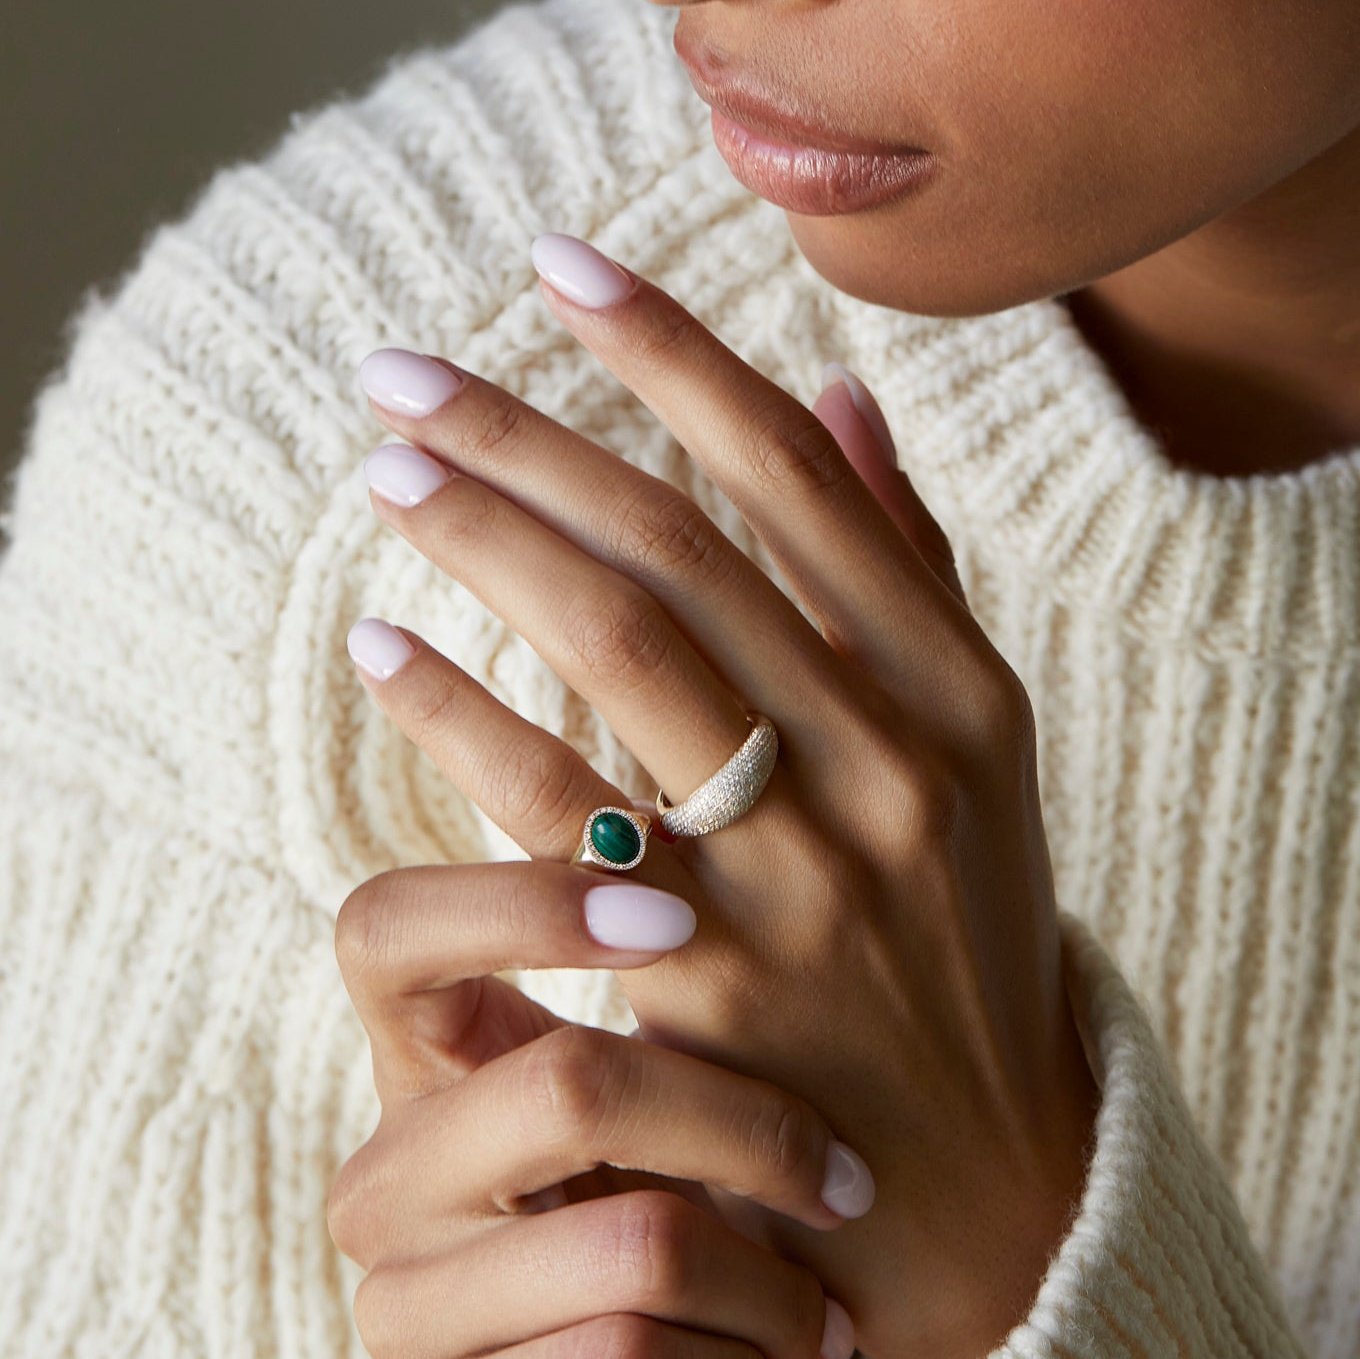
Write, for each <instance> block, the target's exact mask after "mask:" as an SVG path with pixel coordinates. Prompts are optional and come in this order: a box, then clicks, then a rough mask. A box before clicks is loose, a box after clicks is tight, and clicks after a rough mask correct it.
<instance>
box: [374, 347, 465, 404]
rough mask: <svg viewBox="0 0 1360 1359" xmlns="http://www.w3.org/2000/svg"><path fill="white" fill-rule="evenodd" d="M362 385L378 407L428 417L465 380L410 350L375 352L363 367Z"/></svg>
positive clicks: (459, 387) (440, 364) (441, 365)
mask: <svg viewBox="0 0 1360 1359" xmlns="http://www.w3.org/2000/svg"><path fill="white" fill-rule="evenodd" d="M359 383H360V385H361V386H362V387H363V389H364V391H366V392H367V393H368V395H369V396H371V397H372V398H373V400H374V401H376V402H377V403H378V405H380V406H386V407H387V409H388V410H390V411H397V412H399V413H400V414H402V415H414V416H425V415H429V414H430V412H431V411H436V410H438V409H439V407H440V406H442V405H443V404H444V402H446V401H447V400H448V399H449V397H451V396H452V395H453V394H454V393H455V392H457V391H459V390H460V389H461V388H462V386H463V378H462V377H461V376H460V375H458V374H456V373H451V372H450V371H449V370H448V369H447V368H445V367H444V365H443V364H442V363H436V362H435V361H434V360H433V359H427V358H426V357H425V355H424V354H413V353H411V351H410V350H409V349H375V350H374V351H373V352H372V353H371V354H370V355H369V356H368V357H367V358H366V359H365V360H364V361H363V362H362V363H361V364H360V365H359Z"/></svg>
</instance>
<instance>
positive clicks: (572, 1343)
mask: <svg viewBox="0 0 1360 1359" xmlns="http://www.w3.org/2000/svg"><path fill="white" fill-rule="evenodd" d="M601 1355H617V1356H625V1355H632V1356H637V1357H638V1359H642V1356H646V1359H765V1356H764V1355H763V1354H761V1352H760V1351H759V1350H758V1349H756V1347H755V1346H754V1345H751V1344H748V1343H747V1342H746V1341H745V1340H734V1339H732V1337H731V1336H725V1335H713V1334H711V1333H710V1332H708V1331H696V1330H692V1329H691V1328H690V1327H688V1326H677V1325H675V1324H674V1323H673V1322H670V1321H658V1320H657V1319H656V1318H655V1317H648V1316H642V1315H640V1314H639V1313H637V1312H615V1313H613V1314H611V1315H609V1316H602V1317H590V1318H589V1319H588V1320H586V1321H578V1322H577V1323H576V1324H575V1325H573V1326H564V1327H563V1328H562V1329H561V1330H560V1331H552V1332H550V1333H549V1334H547V1335H540V1336H535V1337H534V1339H532V1340H523V1341H521V1342H520V1343H519V1344H518V1345H509V1346H507V1347H506V1348H505V1349H502V1350H497V1351H496V1355H495V1359H600V1356H601Z"/></svg>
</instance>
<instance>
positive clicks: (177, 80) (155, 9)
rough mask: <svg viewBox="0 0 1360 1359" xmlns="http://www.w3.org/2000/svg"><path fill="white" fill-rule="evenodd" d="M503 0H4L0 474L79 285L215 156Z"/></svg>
mask: <svg viewBox="0 0 1360 1359" xmlns="http://www.w3.org/2000/svg"><path fill="white" fill-rule="evenodd" d="M502 3H504V0H379V3H376V4H374V3H358V0H190V3H188V4H186V3H185V0H0V130H2V131H3V147H2V148H0V165H3V167H4V172H3V174H2V175H0V246H2V247H3V248H0V300H2V302H3V305H0V353H3V354H4V356H5V362H4V363H3V364H0V474H3V473H4V472H7V471H8V469H9V468H10V466H11V465H12V464H13V462H14V461H15V460H16V459H17V458H18V456H19V454H20V453H21V451H22V432H23V426H24V425H25V423H26V421H27V417H28V403H29V400H30V398H31V396H32V394H33V390H34V388H35V387H36V385H37V383H38V382H39V380H40V379H41V378H42V377H43V376H44V375H45V374H46V373H47V372H49V371H50V370H51V369H52V368H54V367H56V366H57V365H58V364H59V363H60V361H61V357H62V345H61V328H62V324H63V322H64V321H65V319H66V318H67V316H68V315H69V314H70V312H71V311H72V310H73V309H74V307H75V305H76V303H77V302H78V300H79V297H80V294H81V293H82V291H83V290H84V289H85V287H86V286H87V285H88V284H90V283H92V282H96V281H99V280H102V279H105V278H107V277H108V276H109V275H110V274H113V273H116V272H118V271H119V270H121V269H122V268H123V267H124V266H126V265H127V264H129V263H131V261H132V258H133V257H134V255H135V253H136V251H137V248H138V245H139V244H140V242H141V240H142V238H143V236H144V235H145V234H146V232H148V231H149V230H150V229H151V228H152V227H154V226H155V224H156V223H157V222H159V221H161V220H163V219H165V218H166V217H168V216H173V215H176V214H178V213H179V212H180V211H181V210H182V208H183V207H184V206H186V201H187V199H188V197H189V196H190V194H191V193H192V192H193V190H194V189H196V188H197V187H198V186H199V185H201V184H202V183H204V182H205V181H206V180H207V179H208V177H209V176H210V175H211V173H212V171H213V170H214V169H215V168H216V167H217V166H218V165H220V164H221V163H223V162H224V161H228V160H232V159H237V158H239V157H242V156H248V155H251V154H258V153H260V152H263V151H264V150H265V149H267V147H268V146H269V145H270V144H271V143H272V142H273V141H274V140H275V139H276V138H277V137H278V136H280V135H281V134H282V133H283V132H284V131H285V130H286V129H287V125H288V115H289V114H290V113H291V112H292V111H293V110H295V109H303V108H308V107H311V106H313V105H315V104H316V103H317V102H319V101H321V100H324V99H326V98H327V97H329V96H331V95H333V94H337V93H343V92H352V93H358V92H359V91H360V90H361V89H362V88H363V87H364V86H365V85H366V84H367V83H368V81H369V80H370V79H372V78H374V77H376V75H377V74H378V70H379V68H380V66H381V65H382V63H383V60H384V59H385V58H386V57H387V56H389V55H390V54H391V53H393V52H396V51H399V50H403V49H406V48H409V47H414V46H416V45H418V44H420V43H425V42H445V41H450V40H452V39H454V38H456V37H458V36H459V35H460V34H461V33H463V32H464V31H466V30H467V29H468V28H469V27H471V26H472V25H473V24H475V23H476V22H477V21H479V20H480V19H481V18H483V17H484V16H485V15H486V14H488V13H490V12H491V11H492V10H494V9H496V8H499V7H500V5H501V4H502Z"/></svg>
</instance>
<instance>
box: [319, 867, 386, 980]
mask: <svg viewBox="0 0 1360 1359" xmlns="http://www.w3.org/2000/svg"><path fill="white" fill-rule="evenodd" d="M400 871H401V870H400V869H391V868H389V869H385V870H384V871H383V872H381V873H379V874H377V875H376V876H375V877H372V878H369V879H367V881H365V882H361V883H360V884H359V885H358V886H357V887H356V888H355V889H354V890H353V891H352V892H351V893H350V894H349V895H348V896H347V897H346V898H345V900H344V901H343V902H342V903H341V905H340V912H339V914H338V915H337V916H336V918H335V960H336V962H337V963H338V964H339V965H340V975H341V976H342V977H343V978H344V979H345V984H346V985H347V986H348V987H349V988H350V989H351V990H354V989H355V987H356V986H357V985H358V984H359V983H360V982H361V981H362V980H363V979H364V978H365V977H367V976H368V975H369V974H370V973H371V972H373V971H374V970H375V968H377V967H378V966H379V965H380V964H381V963H382V962H383V960H384V959H385V958H386V957H387V956H388V953H389V949H390V944H391V908H390V905H389V902H388V898H390V896H391V889H392V883H393V880H394V875H395V874H396V873H398V872H400Z"/></svg>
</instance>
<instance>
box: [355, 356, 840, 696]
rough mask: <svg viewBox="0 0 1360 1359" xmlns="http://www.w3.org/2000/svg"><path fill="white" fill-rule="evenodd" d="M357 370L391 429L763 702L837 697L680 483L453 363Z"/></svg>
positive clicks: (757, 578)
mask: <svg viewBox="0 0 1360 1359" xmlns="http://www.w3.org/2000/svg"><path fill="white" fill-rule="evenodd" d="M359 376H360V379H361V382H362V383H363V386H364V388H365V390H366V392H367V393H368V396H369V400H370V405H371V408H372V410H373V412H374V414H375V415H376V416H377V418H378V419H379V420H381V421H382V422H383V424H385V425H387V426H388V427H389V428H390V429H392V430H393V431H394V432H396V433H397V434H399V435H401V436H402V437H403V438H405V439H406V440H408V441H409V442H410V443H411V444H413V445H416V446H418V447H420V448H422V449H424V450H426V451H427V452H431V453H433V454H435V455H436V456H437V457H438V458H439V459H440V460H441V461H442V462H444V463H447V464H449V465H451V466H452V467H455V468H457V469H458V470H460V471H462V472H465V473H468V474H470V475H472V476H475V477H476V478H477V479H478V480H479V481H481V482H483V483H484V484H486V485H488V486H490V487H492V488H493V489H494V490H497V491H499V492H500V493H501V494H503V495H505V496H507V497H508V498H510V499H511V500H513V501H514V502H515V503H516V504H518V505H520V506H521V507H522V508H523V509H525V510H526V511H528V512H529V513H530V514H532V515H534V517H535V518H537V519H538V520H539V521H541V522H542V523H544V524H547V525H548V526H550V527H551V528H553V529H555V530H556V531H557V532H558V533H560V534H562V535H563V536H564V537H566V538H567V539H569V540H570V541H572V542H574V543H575V544H576V545H577V546H578V547H579V548H581V549H582V550H583V551H585V552H588V553H590V554H591V555H592V556H594V557H596V558H597V559H598V560H600V561H601V562H604V563H605V564H606V565H607V566H610V567H612V568H614V569H615V570H617V571H620V572H622V573H623V574H624V575H627V576H629V577H630V578H631V579H632V580H634V581H636V582H637V584H639V585H640V586H641V587H642V588H643V589H645V590H647V591H648V592H649V593H650V594H651V595H652V596H653V597H654V598H655V599H657V600H658V601H659V602H660V603H661V604H662V605H663V606H664V607H665V609H666V610H667V612H668V613H669V614H670V615H671V616H672V617H673V618H674V619H675V621H676V623H677V625H678V626H679V627H680V628H681V629H682V630H683V631H684V632H685V634H686V635H687V636H688V637H689V638H690V639H691V640H692V641H693V643H694V645H695V646H696V648H697V649H698V650H699V651H700V652H701V653H702V654H703V655H704V656H705V657H707V658H708V660H709V661H710V663H711V664H712V665H713V667H714V669H715V670H716V671H717V672H718V673H720V674H721V675H722V676H723V678H724V679H725V680H726V682H727V683H728V685H729V686H730V687H731V688H732V690H733V691H734V692H736V693H740V694H744V695H745V696H746V698H747V700H748V701H749V702H750V703H751V704H752V705H753V706H754V707H756V708H757V709H759V710H760V711H762V712H767V711H769V705H770V704H772V703H773V702H774V700H776V699H781V700H782V701H783V702H784V703H785V704H787V706H788V707H789V708H790V709H798V710H810V709H812V708H814V707H815V706H816V698H817V696H818V695H819V694H820V695H823V696H824V695H825V694H826V693H827V692H828V691H829V689H830V686H831V682H832V673H833V670H834V669H835V658H834V657H833V656H831V654H830V653H829V651H828V649H827V648H826V647H825V645H824V644H823V642H822V638H821V636H820V635H819V634H818V632H817V631H816V629H815V628H814V627H813V626H812V625H811V624H810V623H809V622H808V620H807V619H806V618H804V617H803V615H802V614H801V613H800V612H799V611H798V609H797V608H796V607H795V605H794V604H793V602H792V601H791V600H790V599H789V598H788V596H787V595H785V594H784V593H783V591H781V590H780V589H779V588H778V587H777V586H776V585H775V583H774V582H773V581H772V580H771V579H770V577H769V576H767V575H766V573H765V572H764V571H763V570H762V569H761V568H760V567H758V566H757V565H756V564H755V563H754V562H753V561H752V560H751V559H750V558H749V557H748V556H747V555H746V554H745V553H744V552H742V551H741V550H740V549H739V548H738V547H737V546H736V545H735V544H734V543H732V542H731V540H730V539H728V538H727V537H726V536H725V535H724V534H723V533H722V532H721V530H719V528H718V527H717V525H716V524H714V522H713V521H712V519H711V518H709V516H708V515H706V514H705V513H704V512H703V511H702V510H701V509H700V507H699V506H698V505H697V504H696V503H695V501H694V500H693V499H691V498H690V497H689V496H688V495H686V494H684V492H683V491H682V490H680V489H679V488H678V487H675V486H672V485H671V484H670V483H669V482H667V481H665V480H663V479H662V478H660V477H656V476H652V475H650V474H648V473H646V472H644V471H643V470H642V469H641V468H639V467H636V466H634V465H633V464H632V463H630V462H629V461H627V460H626V459H624V458H620V457H619V456H618V455H617V454H616V453H614V452H612V451H611V450H609V449H607V448H603V447H601V446H600V445H599V444H597V443H595V442H594V441H593V440H590V439H587V438H585V437H584V436H583V435H581V434H578V433H577V432H576V431H574V430H572V429H569V428H567V427H566V426H564V425H562V424H560V423H559V422H558V421H556V420H554V419H552V418H551V417H549V416H547V415H545V414H543V413H542V412H541V411H538V410H536V409H535V408H534V407H533V406H531V405H529V404H528V403H527V402H525V401H522V400H520V399H519V398H518V397H516V396H513V395H512V394H511V393H509V392H507V391H505V390H504V389H503V388H501V387H499V386H497V385H496V384H495V383H493V382H488V381H486V380H484V379H483V378H480V377H478V376H477V375H476V374H473V373H468V372H466V371H465V370H463V369H460V368H458V367H456V366H455V365H454V364H452V363H450V362H449V361H448V360H447V359H442V358H438V357H436V356H429V355H420V354H413V353H409V352H407V351H405V350H400V349H380V350H376V351H375V352H374V353H372V354H370V355H369V356H368V357H367V358H366V359H365V360H364V361H363V363H362V364H361V365H360V370H359ZM404 499H405V501H406V502H407V503H409V497H407V498H404ZM391 522H393V523H394V526H395V527H397V528H398V529H399V530H401V531H404V527H403V525H402V524H400V523H397V522H396V521H395V520H392V521H391ZM418 545H419V544H418ZM422 550H423V549H422ZM836 673H838V671H837V672H836Z"/></svg>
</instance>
